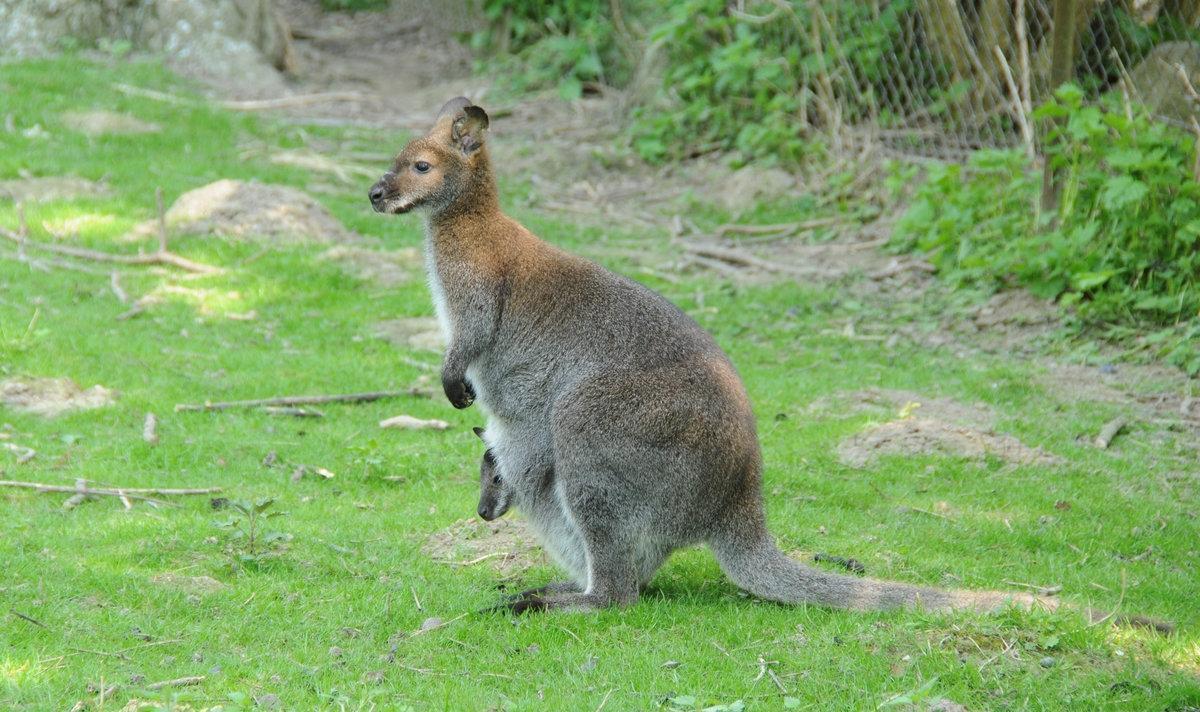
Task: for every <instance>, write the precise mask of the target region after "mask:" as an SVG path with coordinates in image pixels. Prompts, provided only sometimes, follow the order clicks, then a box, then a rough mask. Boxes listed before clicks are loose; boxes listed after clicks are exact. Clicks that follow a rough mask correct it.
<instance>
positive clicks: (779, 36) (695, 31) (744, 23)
mask: <svg viewBox="0 0 1200 712" xmlns="http://www.w3.org/2000/svg"><path fill="white" fill-rule="evenodd" d="M908 6H909V2H907V0H901V1H900V2H895V3H890V4H889V5H888V7H886V8H885V9H883V10H882V11H878V10H877V8H874V7H872V6H871V4H870V3H861V2H857V1H856V0H854V1H851V0H835V1H834V2H828V1H827V2H823V3H821V5H820V6H819V7H817V9H816V10H814V5H813V4H812V3H805V2H792V3H789V4H787V5H785V6H782V7H781V6H779V5H776V4H775V3H768V2H758V3H748V4H747V5H746V13H747V14H750V15H756V14H757V15H758V16H760V17H765V16H770V17H771V18H772V19H771V20H770V21H769V22H763V23H758V22H751V21H748V20H747V19H746V18H745V17H744V16H739V15H738V14H735V13H733V12H732V11H731V9H730V6H729V3H727V2H725V1H724V0H683V1H682V2H677V3H674V4H673V5H672V7H671V11H670V13H669V15H668V16H667V18H666V19H665V20H664V21H663V22H662V23H661V24H659V25H657V26H656V27H655V28H654V29H653V30H652V32H651V33H650V37H649V40H650V42H652V43H655V44H656V45H658V46H660V47H661V48H662V49H661V51H662V52H663V53H664V55H665V59H666V71H665V74H664V77H663V79H664V81H663V85H662V87H661V90H660V92H659V96H658V98H657V101H654V102H651V104H650V105H648V106H645V107H641V108H640V109H638V110H637V111H635V113H634V119H635V121H634V125H633V138H634V147H635V148H636V149H637V150H638V152H639V153H640V154H641V155H642V156H643V157H644V158H646V159H648V160H653V161H659V160H665V159H679V158H682V157H686V156H690V155H695V154H697V153H703V152H706V151H710V150H734V151H737V152H738V153H739V154H740V156H741V158H742V160H745V161H749V160H758V161H760V162H766V163H797V162H799V161H800V159H801V158H802V157H803V156H804V155H805V153H806V152H807V151H808V150H809V148H810V146H811V137H810V136H808V135H806V134H807V133H808V130H809V129H811V128H814V127H818V126H820V125H821V123H822V121H825V120H827V119H826V118H823V117H822V116H821V109H820V102H818V101H817V100H816V97H818V96H820V95H821V92H823V91H832V92H833V94H834V95H835V96H836V97H837V101H836V102H833V103H836V104H838V107H839V110H840V111H844V112H848V113H846V114H844V115H843V116H842V117H841V119H842V120H843V121H847V122H849V121H853V120H857V119H860V118H863V117H865V116H866V115H867V114H868V111H869V107H870V106H871V105H873V104H875V103H877V102H876V100H877V98H878V97H879V96H880V95H881V94H883V93H884V92H886V91H887V90H886V89H885V87H887V86H895V85H896V84H897V82H896V81H895V78H894V77H891V78H889V77H886V76H885V74H886V72H887V67H886V66H885V62H884V59H885V57H886V56H887V54H888V53H895V52H897V51H899V52H901V53H903V50H902V49H901V48H900V47H899V46H900V45H901V44H902V43H900V42H899V41H898V40H899V37H900V32H901V23H900V18H901V16H902V15H903V13H904V12H905V11H906V10H907V8H908ZM783 8H787V11H786V12H785V11H783ZM817 13H820V14H817ZM827 24H828V25H830V26H831V27H832V36H831V35H830V28H829V27H827V26H826V25H827ZM814 26H816V28H817V29H818V31H817V32H815V33H814V32H813V29H814ZM908 66H919V65H918V64H916V63H910V64H909V65H908ZM822 82H828V84H827V85H826V84H822ZM863 87H866V90H865V91H864V90H863Z"/></svg>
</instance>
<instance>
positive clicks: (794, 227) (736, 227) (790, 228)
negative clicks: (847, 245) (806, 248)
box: [716, 218, 841, 237]
mask: <svg viewBox="0 0 1200 712" xmlns="http://www.w3.org/2000/svg"><path fill="white" fill-rule="evenodd" d="M839 222H841V219H840V218H815V219H813V220H805V221H802V222H792V223H780V224H778V225H741V224H737V223H726V224H724V225H721V226H719V227H717V231H716V232H717V236H718V237H721V236H724V235H727V234H729V233H731V232H732V233H737V234H739V235H762V234H764V233H771V232H781V233H795V232H799V231H801V230H811V229H812V228H814V227H826V226H828V225H836V224H837V223H839Z"/></svg>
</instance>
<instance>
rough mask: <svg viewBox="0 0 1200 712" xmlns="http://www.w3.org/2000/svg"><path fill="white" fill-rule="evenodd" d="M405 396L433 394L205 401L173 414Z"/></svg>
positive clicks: (421, 391)
mask: <svg viewBox="0 0 1200 712" xmlns="http://www.w3.org/2000/svg"><path fill="white" fill-rule="evenodd" d="M405 396H410V397H415V398H431V397H432V396H433V392H432V391H430V390H428V389H425V388H408V389H405V390H402V391H369V392H367V393H344V394H339V395H328V396H277V397H273V398H256V399H253V400H240V401H224V402H220V403H212V402H207V401H206V402H204V403H201V404H192V403H180V404H178V405H176V406H175V412H176V413H179V412H195V411H214V410H231V409H234V408H261V407H263V406H292V405H317V404H320V403H370V402H371V401H377V400H384V399H386V398H403V397H405Z"/></svg>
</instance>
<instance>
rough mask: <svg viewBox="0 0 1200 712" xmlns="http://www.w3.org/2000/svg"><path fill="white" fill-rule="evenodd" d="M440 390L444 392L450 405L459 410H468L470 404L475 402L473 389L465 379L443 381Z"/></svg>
mask: <svg viewBox="0 0 1200 712" xmlns="http://www.w3.org/2000/svg"><path fill="white" fill-rule="evenodd" d="M442 390H444V391H445V392H446V398H447V399H448V400H449V401H450V405H452V406H454V407H455V408H457V409H459V410H462V409H463V408H470V407H471V404H472V403H474V402H475V389H474V388H472V387H471V382H470V381H468V380H466V379H465V378H464V379H459V380H457V381H443V382H442Z"/></svg>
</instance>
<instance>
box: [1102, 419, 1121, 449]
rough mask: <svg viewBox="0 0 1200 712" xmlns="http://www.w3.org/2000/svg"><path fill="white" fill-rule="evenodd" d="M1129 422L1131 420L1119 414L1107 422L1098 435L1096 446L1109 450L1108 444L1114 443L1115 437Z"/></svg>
mask: <svg viewBox="0 0 1200 712" xmlns="http://www.w3.org/2000/svg"><path fill="white" fill-rule="evenodd" d="M1128 424H1129V421H1127V420H1125V419H1124V418H1122V417H1119V416H1118V417H1116V418H1113V419H1112V420H1110V421H1108V422H1107V423H1105V424H1104V427H1103V428H1100V434H1099V435H1097V436H1096V447H1098V448H1100V449H1101V450H1107V449H1108V446H1109V445H1111V444H1112V441H1113V439H1114V438H1116V437H1117V435H1118V434H1119V433H1120V432H1121V431H1122V430H1124V429H1125V426H1126V425H1128Z"/></svg>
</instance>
